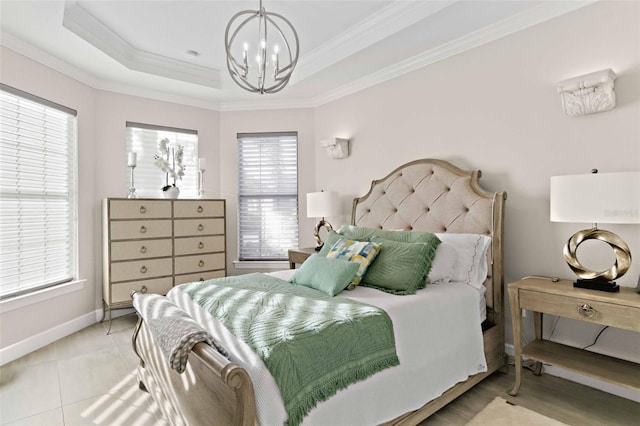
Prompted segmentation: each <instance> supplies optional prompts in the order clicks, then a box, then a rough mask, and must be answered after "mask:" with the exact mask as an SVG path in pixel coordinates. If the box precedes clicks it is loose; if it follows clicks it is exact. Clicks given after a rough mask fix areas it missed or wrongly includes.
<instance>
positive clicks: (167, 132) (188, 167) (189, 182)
mask: <svg viewBox="0 0 640 426" xmlns="http://www.w3.org/2000/svg"><path fill="white" fill-rule="evenodd" d="M130 129H135V130H139V131H141V132H157V133H158V135H157V139H158V140H157V141H155V146H154V147H153V150H151V145H150V144H148V145H147V144H144V141H143V142H140V143H143V144H144V146H142V147H140V146H138V147H134V146H133V145H134V141H133V140H132V135H131V132H133V131H135V130H130ZM190 136H195V141H186V142H185V141H184V139H185V138H186V139H188V138H189V137H190ZM164 137H167V138H169V140H170V141H171V144H172V145H175V144H181V145H183V146H184V149H185V151H186V154H187V155H185V157H186V158H185V160H186V161H185V162H184V166H185V169H184V171H185V176H184V177H183V178H182V179H181V180H177V181H176V187H178V188H179V189H180V197H181V198H197V196H198V158H199V157H198V156H199V143H200V141H199V137H198V131H197V130H191V129H182V128H178V127H169V126H161V125H155V124H145V123H137V122H133V121H127V122H126V130H125V151H126V153H125V156H128V154H129V152H135V153H136V154H137V165H136V167H135V170H134V183H135V186H136V195H137V196H138V197H140V198H156V197H162V196H163V191H162V187H163V180H164V179H165V178H164V177H162V171H161V170H160V169H159V168H158V167H156V166H155V164H154V162H155V160H154V155H155V154H157V153H158V143H159V141H160V139H162V138H164ZM189 144H191V145H192V146H191V147H190V146H189ZM146 149H149V150H150V152H149V153H148V154H147V153H146V152H145V150H146ZM141 151H142V152H141ZM189 151H193V154H192V155H188V154H189ZM189 159H192V160H193V161H189ZM125 161H127V160H126V159H125ZM152 170H153V171H152ZM126 173H127V178H126V185H127V192H128V191H129V187H130V183H131V175H130V173H131V170H130V168H129V167H127V171H126ZM150 173H157V176H158V179H157V181H158V182H157V183H153V186H152V184H151V183H150V178H149V174H150ZM143 182H144V183H143ZM168 183H169V184H172V183H173V182H172V179H171V178H169V180H168ZM141 184H147V185H145V186H144V187H141V186H140V185H141ZM146 186H150V187H149V188H147V187H146Z"/></svg>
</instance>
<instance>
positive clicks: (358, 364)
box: [180, 274, 399, 425]
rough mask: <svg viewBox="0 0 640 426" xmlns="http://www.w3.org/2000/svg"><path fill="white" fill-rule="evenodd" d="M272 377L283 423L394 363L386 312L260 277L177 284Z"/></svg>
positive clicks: (294, 421)
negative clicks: (284, 413)
mask: <svg viewBox="0 0 640 426" xmlns="http://www.w3.org/2000/svg"><path fill="white" fill-rule="evenodd" d="M180 290H181V291H182V292H183V293H186V294H188V295H189V296H190V297H191V298H192V299H193V300H194V301H195V302H196V303H198V304H199V305H200V306H202V307H203V308H204V309H206V310H207V311H209V312H210V313H211V314H212V315H213V316H214V317H216V318H217V319H218V320H219V321H220V322H221V323H222V324H224V326H225V327H227V328H228V329H229V331H231V332H232V333H233V334H234V335H235V336H236V337H238V338H240V339H242V340H244V341H245V342H246V343H247V344H248V345H249V346H250V347H251V348H252V349H253V351H255V352H256V353H257V354H258V356H259V357H260V358H261V359H262V360H263V362H264V363H265V365H266V367H267V368H268V369H269V371H270V372H271V374H272V376H273V377H274V379H275V381H276V383H277V384H278V387H279V388H280V393H281V395H282V400H283V402H284V407H285V409H286V411H287V414H288V419H287V424H288V425H298V424H300V423H301V422H302V419H303V418H304V416H305V415H307V414H308V413H309V411H311V409H312V408H313V407H315V406H316V404H317V403H318V402H321V401H324V400H326V399H327V398H329V397H331V396H332V395H334V394H335V393H336V392H337V391H338V390H340V389H343V388H345V387H347V386H348V385H350V384H352V383H355V382H357V381H359V380H363V379H365V378H367V377H369V376H371V375H373V374H374V373H377V372H379V371H381V370H383V369H385V368H387V367H392V366H395V365H398V364H399V361H398V357H397V355H396V349H395V341H394V336H393V325H392V323H391V319H390V318H389V316H388V315H387V313H386V312H385V311H383V310H382V309H380V308H377V307H375V306H370V305H366V304H363V303H360V302H356V301H354V300H350V299H347V298H343V297H339V296H338V297H330V296H327V295H325V294H324V293H321V292H319V291H316V290H313V289H310V288H307V287H303V286H299V285H294V284H290V283H288V282H286V281H283V280H281V279H278V278H275V277H271V276H268V275H264V274H248V275H241V276H235V277H226V278H218V279H214V280H209V281H204V282H197V283H191V284H183V285H181V286H180Z"/></svg>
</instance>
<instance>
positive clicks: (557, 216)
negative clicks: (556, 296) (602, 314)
mask: <svg viewBox="0 0 640 426" xmlns="http://www.w3.org/2000/svg"><path fill="white" fill-rule="evenodd" d="M550 199H551V206H550V210H551V213H550V216H551V221H552V222H575V223H591V224H593V227H592V228H591V229H584V230H582V231H578V232H576V233H575V234H574V235H573V236H571V238H570V239H569V240H568V241H567V243H566V245H565V247H564V250H563V253H564V258H565V260H566V261H567V263H568V264H569V267H570V268H571V270H572V271H573V272H574V273H575V274H576V275H577V276H578V280H577V281H576V282H575V283H574V287H580V288H588V289H592V290H600V291H608V292H617V291H619V290H620V289H619V287H618V285H617V284H616V283H615V282H613V281H614V280H615V279H616V278H619V277H621V276H623V275H624V274H625V273H626V272H627V271H628V270H629V266H630V265H631V252H630V250H629V246H628V245H627V243H625V242H624V241H623V240H622V238H620V237H619V236H618V235H616V234H614V233H613V232H609V231H606V230H603V229H598V227H597V223H621V224H622V223H625V224H630V223H640V172H623V173H598V171H597V170H596V169H594V170H592V172H591V174H582V175H570V176H553V177H552V178H551V195H550ZM593 239H596V240H600V241H604V242H605V243H607V244H609V246H611V248H612V249H613V252H614V254H615V257H616V260H615V263H614V264H613V266H612V267H611V268H609V269H607V270H605V271H600V272H598V271H591V270H589V269H587V268H585V267H584V266H583V265H582V264H581V263H580V262H579V261H578V258H577V256H576V251H577V249H578V246H579V245H580V244H581V243H583V242H584V241H587V240H593Z"/></svg>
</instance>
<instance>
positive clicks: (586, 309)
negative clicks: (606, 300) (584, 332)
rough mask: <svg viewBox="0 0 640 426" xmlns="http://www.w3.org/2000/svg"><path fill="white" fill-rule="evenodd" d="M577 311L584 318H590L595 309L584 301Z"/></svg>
mask: <svg viewBox="0 0 640 426" xmlns="http://www.w3.org/2000/svg"><path fill="white" fill-rule="evenodd" d="M578 312H580V313H581V314H582V315H583V316H584V317H586V318H591V317H593V316H594V315H595V314H596V310H595V309H593V308H592V307H591V306H589V305H587V304H586V303H585V304H584V305H582V306H580V307H579V308H578Z"/></svg>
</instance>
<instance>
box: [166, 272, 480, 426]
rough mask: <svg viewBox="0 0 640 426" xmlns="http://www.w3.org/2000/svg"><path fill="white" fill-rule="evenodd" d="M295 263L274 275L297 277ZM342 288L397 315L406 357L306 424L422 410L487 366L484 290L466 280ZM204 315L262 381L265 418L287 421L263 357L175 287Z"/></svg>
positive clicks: (380, 418) (259, 390)
mask: <svg viewBox="0 0 640 426" xmlns="http://www.w3.org/2000/svg"><path fill="white" fill-rule="evenodd" d="M293 273H294V270H287V271H279V272H277V273H272V274H271V275H274V276H277V277H279V278H282V279H285V280H289V278H290V277H291V276H292V274H293ZM341 295H342V296H347V297H350V298H352V299H355V300H358V301H361V302H363V303H368V304H371V305H375V306H378V307H380V308H382V309H384V310H385V311H386V312H387V313H388V314H389V316H390V317H391V320H392V322H393V329H394V333H395V339H396V351H397V354H398V358H399V359H400V365H399V366H397V367H392V368H388V369H386V370H383V371H381V372H380V373H378V374H376V375H374V376H372V377H370V378H368V379H367V380H364V381H361V382H358V383H355V384H353V385H351V386H349V387H348V388H347V389H344V390H342V391H340V392H338V394H336V395H335V396H334V397H332V398H330V399H329V400H327V401H325V402H323V403H321V404H319V405H318V406H317V407H316V408H315V409H313V410H312V411H311V412H310V413H309V415H308V416H307V417H306V418H305V420H304V423H303V424H304V425H321V426H324V425H345V426H346V425H348V426H355V425H372V424H380V423H383V422H385V421H389V420H391V419H393V418H395V417H397V416H398V415H400V414H402V413H405V412H408V411H412V410H415V409H417V408H420V407H421V406H422V405H424V403H425V402H428V401H430V400H432V399H434V398H437V397H438V396H440V395H441V394H442V393H443V392H444V391H446V390H447V389H449V388H450V387H452V386H453V385H455V384H456V383H458V382H461V381H464V380H466V379H467V378H468V377H469V376H471V375H474V374H477V373H480V372H484V371H486V370H487V366H486V361H485V357H484V350H483V343H482V330H481V326H480V324H481V322H482V316H481V313H480V310H479V309H478V306H479V303H480V302H482V306H483V307H484V298H483V297H482V295H481V293H479V292H478V290H477V289H475V288H472V287H470V286H468V285H466V284H464V283H456V282H450V283H447V284H430V285H428V286H427V288H425V289H424V290H419V291H418V293H417V294H415V295H410V296H393V295H390V294H387V293H383V292H381V291H379V290H375V289H372V288H366V287H357V288H356V289H355V290H353V291H348V292H343V293H341ZM167 297H169V298H170V299H171V300H172V301H173V302H174V303H176V304H177V305H178V306H181V307H182V308H183V309H184V310H185V311H187V312H189V313H190V314H191V315H192V316H193V317H194V318H196V319H197V320H198V321H199V322H200V323H201V324H203V325H204V326H205V328H206V329H207V330H208V331H209V333H211V335H212V336H213V337H214V338H216V339H218V341H220V343H221V344H222V345H223V346H224V347H226V348H227V349H228V351H229V352H230V353H231V354H232V356H231V360H232V361H233V362H235V363H237V364H238V365H240V366H242V367H244V368H245V369H246V370H247V371H248V373H249V375H250V376H251V380H252V381H253V384H254V390H255V395H256V405H257V413H258V421H259V423H260V424H261V425H265V426H267V425H269V426H270V425H278V424H282V423H283V422H284V420H285V418H286V413H285V410H284V406H283V404H282V400H281V399H280V393H279V391H278V388H277V386H276V384H275V381H274V379H273V377H272V376H271V374H270V373H269V372H268V370H267V369H266V367H265V366H264V364H263V362H262V360H260V358H258V356H257V355H255V354H254V353H253V352H252V351H251V349H249V347H248V346H247V345H246V344H245V343H244V342H242V341H240V340H239V339H237V338H236V337H235V336H233V335H232V334H231V333H229V332H228V331H227V329H226V328H225V327H223V326H222V325H221V324H220V323H219V322H218V321H217V320H215V318H213V317H212V316H211V315H210V314H209V313H208V312H206V311H204V310H203V309H202V308H200V306H198V305H196V304H195V303H193V302H191V300H190V299H189V298H188V296H186V295H184V294H183V293H181V292H180V289H179V287H176V288H174V289H172V290H171V291H170V292H169V294H168V295H167Z"/></svg>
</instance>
